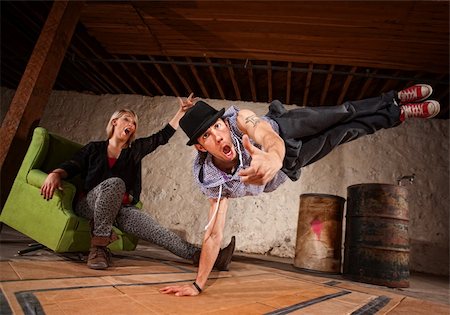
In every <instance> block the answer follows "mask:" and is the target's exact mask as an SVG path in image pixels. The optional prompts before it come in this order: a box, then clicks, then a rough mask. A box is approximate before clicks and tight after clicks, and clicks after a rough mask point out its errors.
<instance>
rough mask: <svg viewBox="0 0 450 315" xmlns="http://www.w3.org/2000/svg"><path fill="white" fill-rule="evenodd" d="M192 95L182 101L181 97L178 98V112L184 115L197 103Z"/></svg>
mask: <svg viewBox="0 0 450 315" xmlns="http://www.w3.org/2000/svg"><path fill="white" fill-rule="evenodd" d="M193 97H194V93H191V94H190V95H189V96H188V97H187V98H186V99H182V98H181V97H179V98H178V101H179V102H180V111H182V112H183V113H185V112H186V111H187V110H188V109H189V108H191V107H192V106H194V104H195V102H196V101H197V99H198V98H197V97H196V98H194V99H193Z"/></svg>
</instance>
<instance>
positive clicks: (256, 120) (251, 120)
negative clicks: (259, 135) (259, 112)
mask: <svg viewBox="0 0 450 315" xmlns="http://www.w3.org/2000/svg"><path fill="white" fill-rule="evenodd" d="M259 122H260V120H259V118H258V117H257V116H256V115H251V116H248V117H245V123H246V124H252V125H253V128H254V127H256V125H257V124H258V123H259Z"/></svg>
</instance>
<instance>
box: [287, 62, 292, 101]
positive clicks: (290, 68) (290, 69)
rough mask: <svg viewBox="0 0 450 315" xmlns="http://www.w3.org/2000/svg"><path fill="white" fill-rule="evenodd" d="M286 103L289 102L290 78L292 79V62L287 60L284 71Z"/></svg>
mask: <svg viewBox="0 0 450 315" xmlns="http://www.w3.org/2000/svg"><path fill="white" fill-rule="evenodd" d="M286 76H287V78H286V104H288V105H289V104H291V79H292V62H290V61H289V62H288V69H287V73H286Z"/></svg>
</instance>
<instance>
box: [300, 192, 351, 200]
mask: <svg viewBox="0 0 450 315" xmlns="http://www.w3.org/2000/svg"><path fill="white" fill-rule="evenodd" d="M303 196H305V197H334V198H336V199H341V200H343V201H346V199H345V198H344V197H342V196H338V195H332V194H316V193H305V194H300V198H301V197H303Z"/></svg>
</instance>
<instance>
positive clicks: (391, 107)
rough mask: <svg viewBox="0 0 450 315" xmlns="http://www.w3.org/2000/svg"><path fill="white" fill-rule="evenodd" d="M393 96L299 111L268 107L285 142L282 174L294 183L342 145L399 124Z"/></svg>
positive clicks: (278, 106)
mask: <svg viewBox="0 0 450 315" xmlns="http://www.w3.org/2000/svg"><path fill="white" fill-rule="evenodd" d="M396 98H397V92H395V91H390V92H388V93H386V94H383V95H381V96H378V97H374V98H369V99H364V100H359V101H353V102H345V103H344V104H342V105H339V106H320V107H300V108H296V109H293V110H290V111H287V110H286V109H285V108H284V107H283V105H282V104H281V103H280V102H279V101H274V102H272V103H271V104H270V106H269V113H268V114H267V116H268V117H270V118H272V119H273V120H275V121H276V122H277V124H278V125H279V127H280V136H281V137H282V138H283V140H284V141H285V145H286V155H285V158H284V161H283V168H282V171H283V172H284V173H286V174H287V175H288V176H289V178H290V179H291V180H294V181H295V180H298V178H299V177H300V172H301V168H302V167H304V166H306V165H309V164H311V163H313V162H316V161H318V160H319V159H321V158H323V157H324V156H326V155H327V154H328V153H330V152H331V151H332V150H333V149H334V148H335V147H337V146H338V145H340V144H342V143H346V142H349V141H352V140H355V139H357V138H359V137H361V136H364V135H368V134H372V133H374V132H375V131H377V130H379V129H383V128H384V129H387V128H392V127H395V126H397V125H399V124H400V108H399V106H398V105H397V102H398V100H397V99H396Z"/></svg>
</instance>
